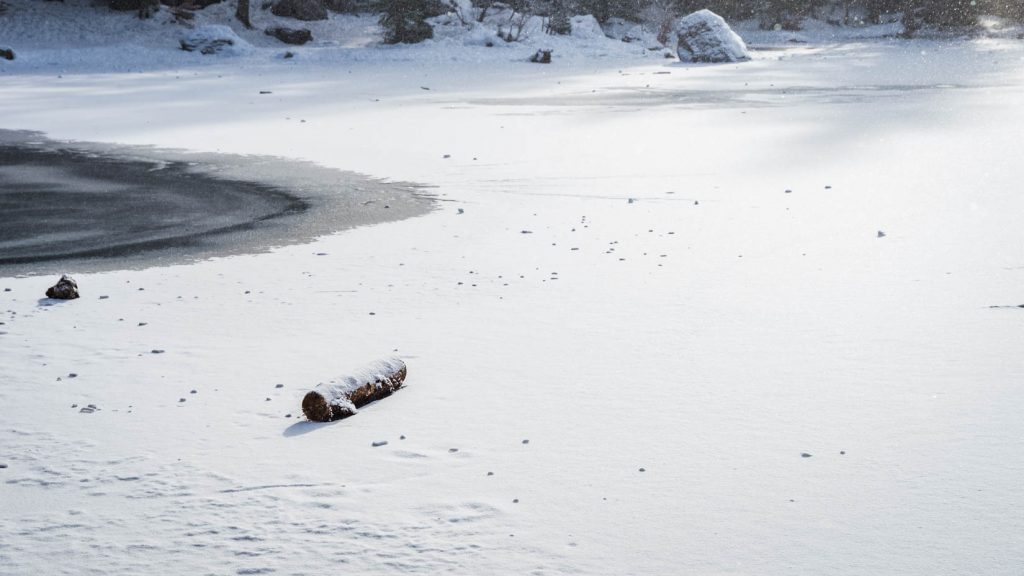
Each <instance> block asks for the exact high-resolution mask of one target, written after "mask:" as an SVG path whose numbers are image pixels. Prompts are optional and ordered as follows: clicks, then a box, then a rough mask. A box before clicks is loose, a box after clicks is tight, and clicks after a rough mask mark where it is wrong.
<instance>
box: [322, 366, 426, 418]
mask: <svg viewBox="0 0 1024 576" xmlns="http://www.w3.org/2000/svg"><path fill="white" fill-rule="evenodd" d="M405 372H406V368H405V362H403V361H401V360H400V359H398V358H388V359H386V360H378V361H377V362H374V363H373V364H371V365H369V366H367V367H366V368H363V369H362V370H359V371H358V372H355V373H353V374H351V375H348V376H344V377H342V378H338V379H334V380H330V381H328V382H321V383H320V384H317V385H316V388H314V389H313V390H312V391H310V392H309V393H307V394H306V396H305V397H304V398H303V399H302V413H303V414H305V415H306V418H308V419H310V420H312V421H314V422H330V421H331V420H340V419H342V418H348V417H349V416H351V415H353V414H355V413H356V412H358V408H359V407H360V406H363V405H366V404H369V403H370V402H373V401H374V400H380V399H381V398H386V397H388V396H390V395H391V394H392V393H393V392H394V391H395V390H398V389H399V388H401V387H402V384H403V382H404V381H405Z"/></svg>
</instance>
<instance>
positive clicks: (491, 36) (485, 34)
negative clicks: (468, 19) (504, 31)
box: [462, 26, 504, 46]
mask: <svg viewBox="0 0 1024 576" xmlns="http://www.w3.org/2000/svg"><path fill="white" fill-rule="evenodd" d="M462 43H463V44H465V45H466V46H500V45H502V44H504V42H503V41H501V39H500V38H498V32H497V31H496V30H492V29H491V28H488V27H486V26H476V27H474V28H473V29H472V30H470V31H469V32H467V33H466V35H465V36H464V37H463V39H462Z"/></svg>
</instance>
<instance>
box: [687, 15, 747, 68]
mask: <svg viewBox="0 0 1024 576" xmlns="http://www.w3.org/2000/svg"><path fill="white" fill-rule="evenodd" d="M675 28H676V35H677V36H678V37H679V46H678V47H677V49H676V52H677V53H678V55H679V60H681V61H683V62H711V63H717V62H742V61H744V60H750V53H749V52H747V45H746V44H744V43H743V39H742V38H740V37H739V35H738V34H736V33H735V32H733V31H732V28H729V25H728V24H726V23H725V20H723V19H722V17H721V16H719V15H718V14H715V13H714V12H712V11H710V10H698V11H697V12H694V13H693V14H690V15H689V16H683V17H682V18H680V19H679V20H677V21H676V26H675Z"/></svg>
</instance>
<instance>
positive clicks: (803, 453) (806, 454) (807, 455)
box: [800, 452, 811, 458]
mask: <svg viewBox="0 0 1024 576" xmlns="http://www.w3.org/2000/svg"><path fill="white" fill-rule="evenodd" d="M800 457H801V458H810V457H811V455H810V454H808V453H807V452H801V453H800Z"/></svg>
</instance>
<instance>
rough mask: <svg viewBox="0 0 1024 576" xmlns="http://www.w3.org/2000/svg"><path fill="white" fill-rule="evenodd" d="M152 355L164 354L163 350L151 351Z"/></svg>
mask: <svg viewBox="0 0 1024 576" xmlns="http://www.w3.org/2000/svg"><path fill="white" fill-rule="evenodd" d="M149 353H150V354H163V353H164V351H163V350H158V349H153V350H150V351H149Z"/></svg>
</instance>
